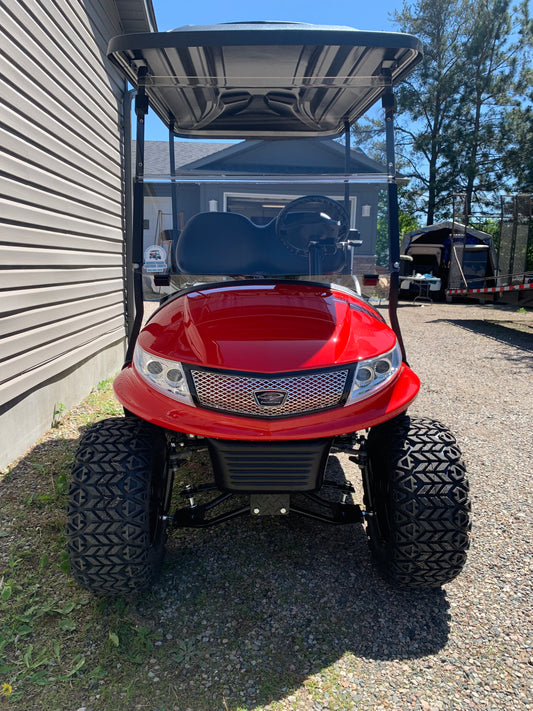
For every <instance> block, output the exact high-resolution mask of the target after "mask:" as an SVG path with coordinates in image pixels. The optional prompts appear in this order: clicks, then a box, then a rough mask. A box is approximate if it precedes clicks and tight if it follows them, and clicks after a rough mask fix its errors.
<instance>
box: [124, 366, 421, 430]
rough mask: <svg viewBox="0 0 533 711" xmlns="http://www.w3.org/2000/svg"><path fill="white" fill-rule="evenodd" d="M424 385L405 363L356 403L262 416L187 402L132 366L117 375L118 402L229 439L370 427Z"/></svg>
mask: <svg viewBox="0 0 533 711" xmlns="http://www.w3.org/2000/svg"><path fill="white" fill-rule="evenodd" d="M419 388H420V381H419V379H418V376H417V375H416V374H415V373H413V371H412V370H411V369H410V368H409V367H408V366H407V365H405V364H402V366H401V368H400V372H399V374H398V376H397V377H396V378H395V379H394V381H393V382H392V383H391V384H390V385H388V386H387V387H385V388H383V390H379V391H378V392H377V393H375V394H373V395H371V396H370V397H368V398H366V399H365V400H361V401H359V402H356V403H354V404H353V405H347V406H342V407H338V408H333V409H331V410H326V411H322V412H317V413H314V414H308V415H303V416H297V417H288V418H279V419H275V420H264V419H258V418H253V417H243V416H240V415H230V414H226V413H224V412H214V411H213V410H207V409H203V408H200V407H192V406H190V405H185V404H182V403H180V402H177V401H176V400H173V399H172V398H169V397H167V396H166V395H164V394H163V393H160V392H158V391H157V390H154V389H153V388H151V387H150V386H149V385H148V384H147V383H146V382H145V381H144V380H143V379H142V378H141V377H140V376H139V375H138V374H137V373H136V371H135V370H134V368H133V367H132V366H128V367H127V368H125V369H124V370H123V371H122V372H121V373H120V374H119V375H118V377H117V378H116V379H115V382H114V390H115V395H116V396H117V399H118V400H119V402H120V403H121V404H122V405H123V406H124V407H125V408H126V409H127V410H129V411H130V412H132V413H133V414H135V415H137V416H138V417H141V418H142V419H143V420H146V421H148V422H152V423H153V424H155V425H158V426H159V427H163V428H165V429H168V430H174V431H176V432H183V433H186V434H193V435H197V436H200V437H211V438H216V439H230V440H246V441H255V440H271V441H281V440H302V439H317V438H322V437H334V436H337V435H341V434H346V433H349V432H356V431H358V430H363V429H367V428H368V427H373V426H374V425H377V424H379V423H380V422H384V421H386V420H390V419H391V418H392V417H395V416H396V415H399V414H400V413H402V412H404V411H405V410H406V409H407V407H408V406H409V405H410V403H411V402H412V401H413V400H414V399H415V397H416V395H417V393H418V390H419Z"/></svg>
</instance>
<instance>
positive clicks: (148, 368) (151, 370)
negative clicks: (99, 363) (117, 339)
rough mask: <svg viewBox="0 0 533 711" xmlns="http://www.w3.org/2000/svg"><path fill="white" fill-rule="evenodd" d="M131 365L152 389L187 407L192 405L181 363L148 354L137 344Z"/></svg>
mask: <svg viewBox="0 0 533 711" xmlns="http://www.w3.org/2000/svg"><path fill="white" fill-rule="evenodd" d="M133 364H134V366H135V368H136V370H137V372H138V373H139V374H140V375H141V376H142V377H143V378H144V379H145V380H146V381H148V383H149V384H150V385H151V386H152V387H154V388H156V389H157V390H161V392H163V393H165V395H169V396H170V397H173V398H175V399H176V400H181V401H182V402H186V403H187V404H188V405H192V404H193V402H192V398H191V394H190V392H189V388H188V386H187V378H186V377H185V372H184V370H183V367H182V365H181V363H178V362H177V361H175V360H167V359H166V358H160V357H159V356H155V355H153V354H152V353H148V352H147V351H145V350H143V349H142V348H141V347H140V346H139V344H137V345H136V346H135V352H134V354H133Z"/></svg>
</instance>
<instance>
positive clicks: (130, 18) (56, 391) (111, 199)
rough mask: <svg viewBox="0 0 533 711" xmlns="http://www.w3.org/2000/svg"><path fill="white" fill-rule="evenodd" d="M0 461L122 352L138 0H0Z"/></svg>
mask: <svg viewBox="0 0 533 711" xmlns="http://www.w3.org/2000/svg"><path fill="white" fill-rule="evenodd" d="M0 13H1V23H0V43H1V47H2V54H3V64H2V78H1V79H0V84H1V96H2V102H1V105H0V125H1V128H0V131H1V134H2V139H1V146H2V148H1V155H0V161H1V168H2V173H3V178H2V185H1V189H0V195H1V196H0V200H1V209H0V224H1V229H0V467H4V466H6V465H7V464H9V462H10V461H12V460H13V459H14V458H15V457H17V456H18V455H20V454H22V453H23V452H24V451H25V450H26V449H27V448H28V447H29V446H30V445H31V444H32V443H33V442H35V440H36V439H37V438H38V437H39V436H40V435H41V434H42V432H43V431H44V430H46V429H47V428H48V427H49V426H50V423H51V420H52V416H53V412H54V408H55V407H57V406H58V404H59V403H62V404H63V405H64V406H65V407H69V406H71V405H73V404H75V403H76V402H79V400H80V399H82V398H83V397H84V396H85V395H86V394H87V393H88V392H89V391H90V389H91V387H92V386H94V385H95V384H96V383H98V382H99V381H100V380H102V379H103V378H106V377H108V376H109V375H110V374H112V373H113V372H116V371H117V370H118V369H119V368H120V366H121V363H122V360H123V354H124V335H125V316H124V208H123V193H124V135H123V126H124V98H125V96H127V86H126V84H125V82H124V81H123V80H122V79H121V78H120V77H119V75H118V73H117V72H116V70H115V69H114V68H113V67H112V65H111V64H110V63H109V62H108V60H107V57H106V50H107V44H108V40H109V39H110V37H112V36H114V35H116V34H120V33H123V32H147V31H150V30H153V29H156V28H155V20H154V16H153V9H152V5H151V2H150V0H147V1H146V2H145V1H143V0H83V1H82V2H78V3H70V2H67V1H66V0H58V1H57V2H54V3H35V2H31V1H30V0H5V2H3V3H2V5H1V9H0Z"/></svg>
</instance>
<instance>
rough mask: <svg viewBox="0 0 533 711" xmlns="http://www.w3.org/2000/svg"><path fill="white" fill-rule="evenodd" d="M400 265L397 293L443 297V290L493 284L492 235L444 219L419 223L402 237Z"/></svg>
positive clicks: (494, 261)
mask: <svg viewBox="0 0 533 711" xmlns="http://www.w3.org/2000/svg"><path fill="white" fill-rule="evenodd" d="M402 252H403V253H402V255H401V257H400V259H401V269H400V296H404V297H409V296H415V297H417V296H420V293H421V286H423V285H424V281H426V282H427V284H425V286H427V289H426V294H427V296H430V297H432V298H440V299H441V300H444V298H445V292H446V291H447V290H449V289H458V288H462V287H466V286H468V287H469V288H471V289H478V288H481V287H494V286H495V285H496V275H497V267H496V252H495V250H494V243H493V239H492V236H491V235H489V234H488V233H486V232H482V231H481V230H477V229H475V228H473V227H470V226H465V225H462V224H459V223H458V222H452V221H451V220H446V221H444V222H440V223H438V224H436V225H429V226H428V227H421V228H419V229H417V230H414V231H413V232H409V233H407V234H406V235H405V237H404V242H403V249H402Z"/></svg>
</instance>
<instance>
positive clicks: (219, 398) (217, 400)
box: [191, 369, 349, 417]
mask: <svg viewBox="0 0 533 711" xmlns="http://www.w3.org/2000/svg"><path fill="white" fill-rule="evenodd" d="M348 372H349V371H348V369H345V370H332V371H331V370H330V371H325V372H322V373H311V374H308V375H296V376H286V377H278V378H276V377H273V378H264V377H263V378H261V377H257V376H248V375H225V374H224V373H219V372H213V371H208V370H193V369H191V375H192V379H193V382H194V387H195V389H196V395H197V398H198V404H199V405H200V406H201V407H209V408H213V409H215V410H224V411H225V412H233V413H235V414H239V415H252V416H253V415H256V416H259V417H283V416H286V415H296V414H304V413H309V412H316V411H317V410H325V409H327V408H329V407H335V406H337V405H340V404H341V400H342V396H343V393H344V388H345V386H346V379H347V377H348ZM263 391H282V392H285V393H287V396H286V398H284V402H282V404H280V405H261V404H259V403H258V402H257V393H261V392H263ZM254 394H255V396H254ZM259 399H261V396H259ZM263 399H265V398H263ZM280 399H281V398H280Z"/></svg>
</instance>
